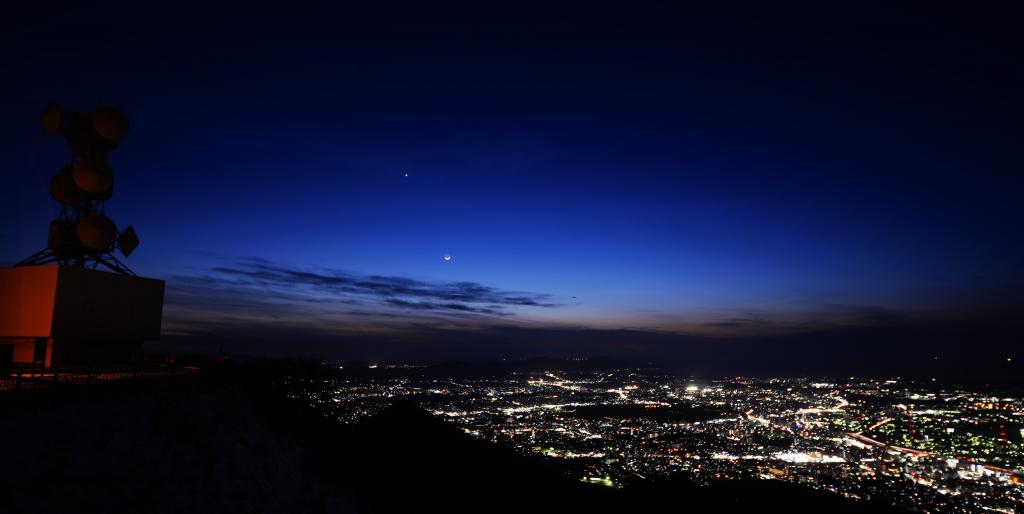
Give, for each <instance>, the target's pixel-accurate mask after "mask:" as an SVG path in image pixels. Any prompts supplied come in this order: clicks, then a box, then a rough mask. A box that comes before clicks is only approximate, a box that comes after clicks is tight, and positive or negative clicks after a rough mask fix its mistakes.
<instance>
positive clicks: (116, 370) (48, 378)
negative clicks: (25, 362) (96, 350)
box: [0, 364, 197, 393]
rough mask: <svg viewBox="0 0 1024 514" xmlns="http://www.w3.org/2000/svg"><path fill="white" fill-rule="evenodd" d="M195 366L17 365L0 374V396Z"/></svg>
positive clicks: (167, 374)
mask: <svg viewBox="0 0 1024 514" xmlns="http://www.w3.org/2000/svg"><path fill="white" fill-rule="evenodd" d="M196 371H197V370H196V369H194V368H192V367H178V366H167V365H152V364H146V365H137V366H136V365H127V366H123V365H122V366H76V367H55V368H41V367H33V366H18V367H15V368H12V369H11V370H10V371H9V372H4V373H0V393H4V392H10V391H22V390H30V389H39V388H53V387H66V386H82V385H89V384H100V383H110V382H118V381H127V380H146V379H152V378H157V377H170V376H174V375H178V374H186V373H194V372H196Z"/></svg>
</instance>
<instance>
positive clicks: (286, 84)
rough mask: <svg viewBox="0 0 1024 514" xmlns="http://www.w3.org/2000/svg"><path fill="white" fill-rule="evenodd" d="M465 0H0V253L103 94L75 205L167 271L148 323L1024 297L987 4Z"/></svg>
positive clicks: (321, 350)
mask: <svg viewBox="0 0 1024 514" xmlns="http://www.w3.org/2000/svg"><path fill="white" fill-rule="evenodd" d="M487 5H489V6H490V7H489V8H486V9H488V10H485V7H484V6H483V4H479V3H478V4H466V5H462V6H459V7H451V8H450V9H439V8H435V7H430V8H426V7H423V6H422V5H421V6H420V7H402V6H400V5H391V6H389V7H387V8H381V10H379V11H374V10H371V9H370V8H369V7H353V6H348V5H343V4H323V5H315V6H301V5H298V4H295V3H287V4H282V5H281V6H279V7H277V8H258V7H256V6H245V7H237V8H231V7H210V6H199V5H196V6H187V5H184V4H167V6H166V7H165V11H163V12H160V11H158V10H155V9H154V7H153V6H150V5H141V4H140V5H135V4H124V5H111V4H107V3H94V2H93V3H88V2H87V3H78V4H75V5H74V6H73V7H67V8H59V7H58V8H53V7H52V6H47V7H46V9H42V8H34V7H31V6H28V7H22V9H27V10H26V11H24V12H19V13H14V15H13V16H9V17H5V18H6V19H4V20H3V21H0V24H2V25H0V26H2V31H0V76H3V77H4V80H3V81H2V85H0V91H2V92H3V94H2V95H0V106H2V110H3V113H4V119H5V120H6V123H5V124H4V125H3V126H2V127H0V135H2V141H3V142H2V143H0V149H2V152H0V165H2V166H3V168H4V169H5V170H7V171H6V172H5V176H7V177H9V178H8V179H7V180H6V184H7V186H6V187H5V188H3V189H2V190H0V220H4V221H3V222H2V224H0V259H3V261H4V262H5V263H13V262H16V261H17V260H19V259H21V258H23V257H25V256H27V255H29V254H31V253H33V252H34V251H36V250H38V249H39V248H41V247H43V246H44V245H45V236H46V226H47V222H48V220H49V219H51V218H52V217H54V216H55V215H56V214H57V211H58V206H57V204H56V203H55V202H53V201H52V200H51V199H50V198H49V196H48V194H47V191H46V184H47V181H48V180H49V178H50V176H52V175H53V174H55V173H56V172H57V170H58V169H59V168H60V166H61V165H63V164H64V163H65V162H66V161H67V160H68V158H69V155H68V153H67V152H66V150H65V148H64V146H63V141H62V140H59V139H46V138H45V137H44V136H43V135H42V133H41V131H40V130H39V127H38V115H39V113H40V112H41V111H42V109H43V107H45V105H46V103H47V102H49V101H51V100H54V101H58V102H60V103H61V104H62V106H64V107H67V108H78V109H81V110H91V109H93V108H95V106H96V104H97V99H99V100H100V101H102V102H112V101H114V100H115V99H116V100H117V101H118V102H119V104H120V105H121V107H122V108H123V109H124V110H125V111H126V112H127V114H128V115H129V117H130V118H131V121H132V132H131V134H130V135H129V137H128V138H127V139H126V140H125V141H124V142H123V144H122V145H121V148H119V149H118V150H116V151H115V152H114V153H113V154H112V156H111V163H112V165H113V166H114V170H115V174H116V183H115V190H114V197H113V199H112V200H111V201H110V202H108V206H107V212H108V214H110V215H111V217H113V218H114V220H115V221H116V222H118V224H119V226H121V227H124V226H127V225H128V224H132V225H134V226H135V227H136V229H137V230H138V231H139V234H140V237H141V239H142V245H141V246H140V248H139V250H138V252H137V253H136V254H135V255H133V256H132V257H131V258H130V259H128V260H127V263H128V264H129V265H130V266H132V267H133V268H134V269H135V270H136V271H137V272H139V273H140V274H143V275H146V276H152V277H157V278H163V279H166V280H167V305H166V307H165V323H164V328H165V334H166V336H165V338H164V344H165V345H170V346H172V347H173V345H175V344H178V345H184V346H187V345H188V344H189V342H192V343H195V342H199V341H201V342H203V343H211V342H213V343H216V342H225V341H227V342H229V343H230V344H231V345H232V348H233V349H234V350H235V351H237V352H247V351H252V352H254V353H260V352H271V353H275V352H276V353H277V354H281V353H290V354H315V355H323V356H328V357H334V356H336V357H338V358H367V359H375V358H400V357H405V356H412V357H416V358H428V357H437V358H450V357H459V358H463V357H464V358H475V357H488V358H489V357H494V356H529V355H531V354H555V355H569V354H590V355H593V354H597V353H604V354H615V355H625V356H632V357H638V358H648V356H650V357H651V358H675V359H680V358H681V357H680V355H685V354H686V353H687V352H689V351H691V350H692V347H693V345H694V344H705V343H703V342H704V341H708V340H713V341H716V342H714V343H712V344H719V342H721V341H727V342H728V341H743V342H745V343H743V344H747V343H748V342H750V341H758V342H757V343H756V345H755V346H758V347H764V345H768V347H769V348H773V347H772V346H771V345H773V344H776V345H777V344H781V343H778V341H780V340H796V339H801V338H803V339H801V340H807V341H810V340H813V338H814V335H815V334H833V335H834V334H836V333H844V334H848V333H851V332H850V331H853V332H852V333H861V332H858V331H865V332H863V333H864V334H881V333H885V334H888V335H887V336H885V337H887V338H888V339H885V341H887V342H886V344H888V342H890V341H892V340H897V339H898V340H904V339H906V340H909V341H910V342H909V343H907V344H908V345H910V346H913V347H914V348H919V347H921V345H924V346H926V347H927V345H928V344H930V343H929V342H928V341H931V339H930V338H931V337H932V336H931V335H921V334H924V333H927V334H937V333H941V334H944V337H945V339H943V341H944V342H943V343H942V345H943V346H942V347H941V348H940V349H938V350H935V351H931V350H925V351H928V353H936V355H934V356H932V357H935V358H938V357H940V356H941V354H942V353H943V352H947V351H948V352H953V353H955V351H956V350H957V349H963V348H965V347H967V346H970V345H972V344H976V343H979V342H985V343H987V342H988V341H989V339H985V338H987V337H989V335H991V334H989V332H992V327H1003V326H1010V325H1012V326H1014V327H1016V326H1018V323H1017V321H1016V320H1019V319H1020V318H1022V317H1024V316H1022V314H1024V313H1022V312H1021V308H1020V305H1022V302H1021V300H1022V296H1024V295H1022V294H1021V286H1022V285H1024V274H1022V272H1021V263H1022V262H1024V230H1022V229H1024V223H1022V220H1024V216H1022V214H1024V207H1022V202H1021V200H1020V198H1021V190H1022V185H1024V179H1022V173H1021V170H1022V169H1024V166H1022V165H1024V157H1022V155H1024V154H1022V153H1021V151H1020V142H1021V141H1022V140H1024V138H1022V136H1024V128H1022V127H1024V125H1022V123H1021V119H1024V118H1022V114H1024V100H1022V97H1021V91H1022V90H1024V89H1022V86H1024V76H1022V70H1021V62H1024V61H1022V57H1024V56H1022V55H1021V51H1020V49H1019V48H1018V47H1015V46H1014V45H1013V42H1014V39H1015V38H1016V33H1015V31H1016V29H1015V27H1014V26H1013V25H1012V24H1011V21H1012V17H1010V16H1009V15H1008V13H998V12H987V13H984V14H983V15H978V14H975V13H965V12H956V11H947V12H919V11H905V12H900V11H884V12H856V11H830V12H808V11H793V12H776V11H765V10H758V9H739V8H730V9H728V10H725V9H723V10H721V11H710V10H681V9H675V8H672V7H670V6H667V5H664V4H654V5H653V6H648V7H636V8H634V7H632V5H630V7H629V8H630V10H628V11H625V10H622V9H625V8H626V4H622V5H621V6H620V8H619V9H615V10H594V9H593V8H592V7H582V6H577V7H563V8H558V9H552V8H550V7H549V8H546V9H544V10H540V9H538V10H527V9H526V8H525V7H523V6H522V4H517V3H512V4H508V5H506V6H504V7H496V6H494V5H491V4H487ZM446 253H448V254H450V255H451V256H453V259H452V260H451V261H449V262H446V261H444V260H443V259H442V257H443V256H444V255H445V254H446ZM953 326H955V327H957V328H956V330H952V332H951V330H947V327H953ZM978 327H986V330H982V331H980V332H979V331H978V330H975V329H976V328H978ZM957 330H959V331H957ZM1014 330H1016V329H1014ZM899 331H910V332H899ZM996 332H997V333H998V334H997V339H998V338H999V337H1008V336H1006V332H1004V331H996ZM895 333H900V334H903V335H901V336H899V337H898V338H897V337H895V336H893V335H892V334H895ZM908 333H913V334H914V335H912V336H907V335H906V334H908ZM951 333H956V334H960V335H957V336H956V337H953V336H950V335H949V334H951ZM1014 333H1015V334H1019V333H1021V332H1020V331H1019V330H1017V331H1016V332H1014ZM964 334H966V335H964ZM979 334H981V335H979ZM844 337H847V336H844ZM858 337H860V336H858ZM863 337H875V336H873V335H872V336H863ZM787 338H788V339H787ZM901 338H902V339H901ZM979 338H982V339H983V340H982V341H979ZM282 339H288V340H289V343H288V344H286V345H282V344H281V343H279V341H281V340H282ZM820 340H821V341H826V340H829V338H828V337H825V336H823V338H822V339H820ZM271 341H273V342H271ZM566 341H568V342H566ZM694 341H702V343H695V342H694ZM844 341H845V340H844ZM736 344H740V343H736ZM751 344H753V343H751ZM808 344H810V345H811V347H814V345H815V344H819V345H826V344H831V343H808ZM835 344H836V345H840V344H846V343H835ZM879 344H881V343H879ZM992 344H993V345H995V343H992ZM915 345H916V346H915ZM184 346H183V347H184ZM282 347H283V348H284V349H282ZM986 348H992V350H991V352H989V353H991V355H989V357H986V358H992V359H998V360H1003V359H1004V358H1005V357H1006V356H1008V353H1007V351H1006V350H1005V348H1003V347H999V346H998V345H995V346H988V347H986ZM915 351H916V350H915ZM1010 353H1012V352H1010ZM830 355H833V356H835V355H837V354H830ZM1022 357H1024V356H1022ZM684 360H685V359H684Z"/></svg>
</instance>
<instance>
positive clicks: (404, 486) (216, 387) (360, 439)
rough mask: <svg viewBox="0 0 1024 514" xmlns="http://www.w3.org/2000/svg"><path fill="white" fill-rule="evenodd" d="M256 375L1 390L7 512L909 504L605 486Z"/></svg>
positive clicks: (426, 422)
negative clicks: (284, 391) (314, 403)
mask: <svg viewBox="0 0 1024 514" xmlns="http://www.w3.org/2000/svg"><path fill="white" fill-rule="evenodd" d="M256 375H259V376H260V378H258V379H255V378H253V376H254V374H252V373H232V374H231V375H230V376H225V375H224V374H223V373H221V374H217V375H214V376H211V375H206V376H193V377H184V378H183V377H178V378H176V379H173V380H167V381H161V382H151V383H142V384H117V385H104V386H92V387H80V388H69V389H65V390H51V391H33V392H30V393H22V394H20V395H7V396H5V397H3V398H0V419H2V420H3V422H2V423H0V437H2V441H3V447H4V450H3V451H2V452H0V455H2V456H3V462H2V467H0V512H19V513H21V512H100V511H103V512H192V513H196V512H313V513H315V512H496V511H497V512H554V511H563V512H587V511H591V512H613V511H617V512H638V511H642V510H643V509H666V508H667V509H671V510H672V511H675V512H766V511H768V512H807V513H811V512H833V513H867V512H901V511H897V510H893V509H890V508H888V507H886V506H885V505H882V504H868V503H863V502H853V501H850V500H846V499H844V498H841V497H838V496H835V495H831V494H827V493H820V492H816V491H813V490H809V489H806V488H803V487H799V486H795V485H792V484H787V483H782V482H777V481H758V482H736V481H732V482H722V483H719V484H715V485H712V486H710V487H706V488H700V487H697V486H694V485H693V484H691V483H690V482H688V481H687V480H685V479H683V478H676V479H671V480H664V481H660V482H645V483H640V484H634V485H630V486H628V487H626V488H624V489H607V488H604V487H601V486H598V485H590V484H584V483H581V482H578V481H575V480H572V479H571V478H568V477H566V476H564V475H562V474H561V469H560V467H559V464H558V462H557V461H543V460H541V458H539V457H537V458H534V457H527V456H523V455H519V454H516V453H513V452H512V451H511V450H508V449H505V448H500V447H496V446H494V445H492V444H490V443H487V442H485V441H481V440H478V439H475V438H473V437H471V436H469V435H466V434H464V433H463V432H462V431H460V430H459V429H458V428H457V427H455V426H453V425H451V424H448V423H446V422H443V421H441V420H438V419H436V418H434V417H433V416H432V415H431V414H429V413H427V412H426V411H424V410H422V409H420V408H418V407H417V406H416V405H414V404H411V403H401V402H400V403H396V404H394V405H393V406H391V407H390V408H388V409H386V410H385V411H383V412H381V413H380V414H379V415H377V416H375V417H373V418H370V419H367V420H364V421H363V422H360V423H357V424H355V425H351V426H345V425H341V424H339V423H337V422H335V421H333V420H330V419H326V418H324V417H323V416H322V415H320V414H319V413H317V412H314V411H311V410H309V409H306V408H304V407H302V406H300V405H298V404H297V403H293V402H290V401H288V400H286V399H284V398H283V397H281V396H279V395H277V394H276V393H275V391H274V389H273V388H272V387H271V386H270V380H269V379H268V378H267V377H266V376H265V375H263V374H256Z"/></svg>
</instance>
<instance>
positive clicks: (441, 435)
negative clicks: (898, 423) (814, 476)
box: [321, 400, 905, 514]
mask: <svg viewBox="0 0 1024 514" xmlns="http://www.w3.org/2000/svg"><path fill="white" fill-rule="evenodd" d="M332 437H333V441H335V443H332V444H333V445H334V446H335V448H334V451H333V452H331V453H332V454H333V456H332V457H328V461H325V462H321V464H322V465H324V466H325V467H327V468H331V469H330V472H331V473H334V474H335V475H336V476H337V478H339V479H341V480H342V481H343V482H346V483H348V484H350V485H351V487H352V491H353V493H354V496H355V498H356V505H357V507H358V508H359V509H361V510H366V511H370V512H412V511H429V512H434V511H438V512H514V511H519V512H555V511H561V512H588V511H589V512H613V511H618V512H637V511H641V510H642V509H665V508H671V509H672V510H674V511H683V512H765V511H766V509H767V511H769V512H790V513H803V512H807V513H820V512H830V513H850V514H853V513H868V512H872V513H873V512H905V511H902V510H898V509H895V508H891V507H889V506H887V505H883V504H877V503H865V502H855V501H853V500H848V499H846V498H843V497H841V496H838V495H834V494H830V493H826V492H820V491H815V490H812V489H809V488H806V487H803V486H798V485H796V484H789V483H783V482H778V481H723V482H721V483H715V484H712V485H711V486H709V487H699V486H697V485H695V484H694V483H692V482H690V481H689V480H687V479H685V478H683V477H678V476H677V477H669V478H666V479H663V480H654V481H639V482H637V483H635V484H630V485H628V486H627V487H625V488H623V489H609V488H605V487H602V486H598V485H591V484H586V483H583V482H580V481H577V480H575V479H574V478H573V477H571V476H568V475H567V474H566V472H568V471H569V469H570V468H569V467H568V465H567V464H565V461H559V460H557V459H544V458H541V457H533V456H525V455H521V454H518V453H515V452H514V451H513V450H511V449H509V448H504V447H500V446H497V445H494V444H492V443H490V442H487V441H482V440H479V439H477V438H475V437H473V436H471V435H469V434H466V433H464V432H463V431H462V430H461V429H459V428H458V427H456V426H455V425H454V424H451V423H448V422H446V421H443V420H441V419H439V418H436V417H435V416H433V415H432V414H430V413H428V412H426V411H424V410H423V409H421V408H419V407H418V406H417V405H415V404H414V403H412V402H410V401H407V400H402V401H398V402H396V403H394V404H393V405H391V406H390V407H388V408H387V409H385V410H384V411H382V412H380V413H379V414H377V415H376V416H373V417H370V418H367V419H365V420H363V421H361V422H359V423H356V424H354V425H352V426H349V427H346V428H345V429H343V430H339V431H336V432H334V433H333V436H332ZM334 452H336V453H334ZM324 456H325V457H326V455H324Z"/></svg>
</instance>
